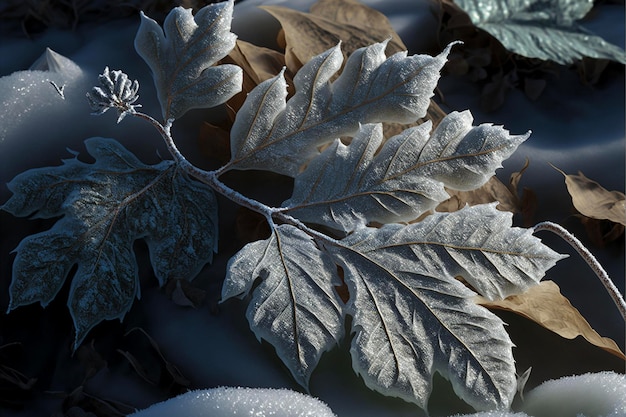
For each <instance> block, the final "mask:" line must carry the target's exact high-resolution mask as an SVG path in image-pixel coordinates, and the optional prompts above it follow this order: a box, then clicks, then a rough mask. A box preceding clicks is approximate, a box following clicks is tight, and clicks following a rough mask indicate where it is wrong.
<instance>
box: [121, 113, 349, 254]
mask: <svg viewBox="0 0 626 417" xmlns="http://www.w3.org/2000/svg"><path fill="white" fill-rule="evenodd" d="M131 114H132V115H133V116H136V117H139V118H141V119H144V120H146V121H147V122H149V123H150V124H151V125H152V126H154V127H155V128H156V129H157V131H158V132H159V133H160V134H161V137H162V138H163V140H164V141H165V145H166V146H167V150H168V151H169V152H170V154H171V155H172V157H173V158H174V160H175V161H176V163H177V164H178V166H179V167H180V168H181V169H182V170H183V171H184V172H186V173H187V174H188V175H190V176H192V177H194V178H195V179H197V180H198V181H200V182H202V183H204V184H206V185H208V186H209V187H211V188H213V190H215V191H216V192H218V193H220V194H222V195H223V196H224V197H226V198H228V199H229V200H231V201H233V202H234V203H236V204H238V205H240V206H243V207H246V208H248V209H250V210H252V211H255V212H257V213H259V214H262V215H263V216H265V218H266V219H267V222H268V223H269V224H270V226H272V227H273V226H274V219H276V220H279V221H281V222H282V223H287V224H290V225H292V226H294V227H297V228H298V229H300V230H302V231H303V232H305V233H306V234H308V235H309V236H311V237H313V238H315V239H317V240H320V241H322V242H324V243H327V244H331V245H337V244H338V241H337V240H336V239H333V238H332V237H330V236H328V235H326V234H324V233H321V232H318V231H317V230H315V229H312V228H310V227H309V226H307V225H305V224H304V223H302V222H301V221H300V220H298V219H296V218H294V217H292V216H289V215H287V214H285V213H284V212H283V211H284V209H283V208H281V207H269V206H267V205H265V204H263V203H261V202H259V201H257V200H254V199H251V198H248V197H246V196H245V195H243V194H241V193H240V192H238V191H236V190H233V189H232V188H230V187H228V186H227V185H226V184H224V183H223V182H222V181H220V180H219V176H220V174H221V173H222V172H223V171H222V170H221V169H218V170H216V171H205V170H203V169H200V168H198V167H197V166H195V165H193V164H192V163H191V162H189V161H188V160H187V158H185V156H184V155H183V154H182V153H180V151H179V150H178V147H177V146H176V143H174V139H173V138H172V135H171V132H170V129H171V127H172V123H173V122H174V119H170V120H168V121H167V122H166V123H165V125H162V124H161V123H160V122H159V121H158V120H156V119H154V118H153V117H151V116H149V115H147V114H145V113H141V112H137V111H133V112H132V113H131Z"/></svg>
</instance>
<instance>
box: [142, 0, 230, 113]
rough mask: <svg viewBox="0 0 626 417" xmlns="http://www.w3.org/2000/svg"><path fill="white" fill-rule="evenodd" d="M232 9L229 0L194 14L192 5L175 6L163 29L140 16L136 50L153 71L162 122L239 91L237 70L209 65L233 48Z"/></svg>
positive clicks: (216, 101)
mask: <svg viewBox="0 0 626 417" xmlns="http://www.w3.org/2000/svg"><path fill="white" fill-rule="evenodd" d="M233 7H234V2H233V1H232V0H230V1H226V2H222V3H216V4H210V5H208V6H205V7H203V8H202V9H200V10H199V11H198V12H197V13H196V15H195V16H193V15H192V13H191V9H184V8H183V7H176V8H174V9H172V11H171V12H170V13H169V14H168V15H167V17H166V18H165V22H164V24H163V28H161V27H160V26H159V24H158V23H157V22H155V21H154V20H152V19H150V18H149V17H146V16H145V15H144V14H143V13H142V14H141V25H140V26H139V30H138V31H137V36H136V37H135V49H136V50H137V52H138V53H139V55H140V56H141V57H142V58H143V59H144V61H146V63H147V64H148V66H149V67H150V69H151V70H152V76H153V78H154V83H155V85H156V88H157V93H158V97H159V101H160V103H161V111H162V113H163V118H164V119H165V120H167V119H170V118H174V119H176V118H178V117H180V116H182V115H183V114H184V113H185V112H187V111H188V110H190V109H194V108H206V107H214V106H217V105H218V104H222V103H224V102H226V100H228V99H229V98H230V97H232V96H233V95H234V94H236V93H238V92H239V91H240V90H241V83H242V73H241V68H239V67H237V66H235V65H219V66H216V67H213V66H212V65H214V64H215V63H216V62H217V61H219V60H220V59H222V58H224V57H225V56H226V55H227V54H228V53H229V52H230V50H231V49H233V48H234V46H235V40H236V38H237V36H236V35H235V34H233V33H231V32H230V24H231V20H232V14H233Z"/></svg>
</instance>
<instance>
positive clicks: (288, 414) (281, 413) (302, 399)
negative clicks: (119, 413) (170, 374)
mask: <svg viewBox="0 0 626 417" xmlns="http://www.w3.org/2000/svg"><path fill="white" fill-rule="evenodd" d="M235 415H247V416H255V417H266V416H268V417H269V416H272V417H336V416H335V414H334V413H333V412H332V411H331V410H330V408H328V406H326V404H324V403H322V402H321V401H320V400H318V399H316V398H313V397H310V396H308V395H304V394H301V393H299V392H295V391H291V390H287V389H272V388H230V387H220V388H214V389H207V390H197V391H190V392H187V393H185V394H182V395H179V396H178V397H176V398H173V399H170V400H168V401H164V402H161V403H158V404H154V405H153V406H151V407H148V408H146V409H145V410H142V411H138V412H136V413H133V414H131V415H129V416H128V417H170V416H176V417H196V416H211V417H231V416H235Z"/></svg>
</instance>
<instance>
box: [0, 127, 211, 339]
mask: <svg viewBox="0 0 626 417" xmlns="http://www.w3.org/2000/svg"><path fill="white" fill-rule="evenodd" d="M85 145H86V148H87V151H88V152H89V154H90V155H92V156H93V157H94V158H95V162H94V163H93V164H89V163H84V162H82V161H79V160H78V159H77V158H74V159H69V160H65V161H63V165H61V166H58V167H48V168H37V169H32V170H29V171H26V172H24V173H22V174H20V175H18V176H17V177H15V178H14V179H13V180H12V181H11V182H10V183H9V184H8V187H9V189H10V190H11V191H12V192H13V193H14V194H13V195H12V196H11V198H10V199H9V200H8V201H7V202H6V203H5V204H4V205H3V206H2V207H1V208H2V209H3V210H5V211H8V212H10V213H11V214H13V215H15V216H30V215H33V217H40V218H52V217H58V216H63V217H61V219H59V220H58V221H57V222H56V223H55V224H54V226H53V227H52V228H51V229H49V230H47V231H45V232H42V233H38V234H35V235H31V236H28V237H26V238H25V239H24V240H22V242H20V244H19V245H18V247H17V248H16V250H15V251H16V252H17V256H16V258H15V261H14V263H13V280H12V282H11V286H10V296H11V300H10V304H9V311H10V310H12V309H15V308H17V307H19V306H22V305H27V304H31V303H35V302H39V303H41V305H42V306H44V307H45V306H46V305H47V304H48V303H50V301H52V300H53V299H54V297H55V296H56V295H57V293H58V291H59V290H60V289H61V287H62V286H63V283H64V282H65V280H66V279H67V276H68V274H69V272H70V270H71V269H72V267H73V266H74V265H77V266H78V268H77V270H76V273H75V274H74V276H73V278H72V284H71V287H70V293H69V299H68V307H69V309H70V313H71V315H72V318H73V320H74V325H75V328H76V338H75V344H74V347H75V348H76V347H78V345H79V344H80V343H81V341H82V340H83V339H84V337H85V336H86V335H87V333H88V332H89V330H90V329H91V328H93V327H94V326H95V325H96V324H98V323H99V322H101V321H103V320H111V319H115V318H119V319H121V318H122V317H123V316H124V315H125V314H126V312H127V311H128V310H129V309H130V307H131V305H132V303H133V301H134V298H135V296H136V297H139V296H140V288H139V282H138V277H137V265H136V260H135V256H134V253H133V242H134V241H135V240H137V239H141V238H143V239H145V241H146V242H147V244H148V248H149V251H150V259H151V262H152V267H153V269H154V272H155V275H156V276H157V278H158V279H159V282H160V284H164V283H165V282H166V281H167V280H168V279H170V278H187V279H191V278H193V277H194V276H195V275H196V274H197V273H198V272H199V271H200V269H201V268H202V267H203V266H204V265H205V264H206V263H208V262H210V261H211V260H212V257H213V253H214V251H215V250H216V246H217V203H216V200H215V195H214V194H213V191H212V190H211V189H210V188H209V187H207V186H205V185H203V184H200V183H198V182H196V181H192V180H190V179H189V178H188V177H187V176H186V175H184V174H183V173H181V172H180V171H179V170H178V169H177V166H176V165H175V164H174V163H173V162H171V161H164V162H161V163H159V164H157V165H146V164H143V163H142V162H140V161H139V160H138V159H137V158H136V157H135V156H134V155H133V154H132V153H130V152H129V151H128V150H126V149H125V148H124V147H123V146H122V145H121V144H119V143H118V142H116V141H114V140H112V139H104V138H91V139H88V140H86V141H85Z"/></svg>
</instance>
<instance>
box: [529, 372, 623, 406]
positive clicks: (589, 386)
mask: <svg viewBox="0 0 626 417" xmlns="http://www.w3.org/2000/svg"><path fill="white" fill-rule="evenodd" d="M524 397H525V401H524V405H523V406H522V410H523V411H524V412H525V413H527V414H529V415H531V416H534V417H573V416H576V417H581V416H584V417H624V416H626V375H624V374H617V373H615V372H598V373H589V374H584V375H575V376H567V377H563V378H560V379H554V380H550V381H546V382H544V383H543V384H541V385H539V386H538V387H536V388H534V389H533V390H531V391H530V392H528V393H527V394H526V395H525V396H524Z"/></svg>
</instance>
